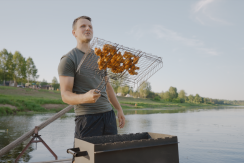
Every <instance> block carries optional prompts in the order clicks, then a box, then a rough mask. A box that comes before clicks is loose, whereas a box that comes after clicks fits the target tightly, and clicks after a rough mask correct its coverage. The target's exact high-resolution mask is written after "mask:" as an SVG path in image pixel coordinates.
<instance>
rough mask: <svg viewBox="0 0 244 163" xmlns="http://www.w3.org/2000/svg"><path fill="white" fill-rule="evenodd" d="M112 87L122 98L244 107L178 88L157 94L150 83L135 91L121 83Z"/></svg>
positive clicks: (114, 83)
mask: <svg viewBox="0 0 244 163" xmlns="http://www.w3.org/2000/svg"><path fill="white" fill-rule="evenodd" d="M111 84H112V87H113V88H114V91H115V93H116V94H117V93H121V95H122V96H125V95H127V94H130V95H131V96H133V97H134V98H138V97H140V98H148V99H152V100H154V101H167V102H174V103H195V104H201V103H204V104H223V105H244V101H237V100H234V101H232V100H222V99H212V98H206V97H201V96H200V95H199V94H196V95H195V96H194V95H192V94H190V95H189V96H187V93H186V92H185V90H180V91H177V88H176V87H172V86H171V87H170V88H169V90H168V91H165V92H164V91H162V92H161V93H155V92H153V91H152V90H151V84H150V83H149V82H143V84H142V85H141V86H140V87H139V89H137V90H135V91H133V88H132V87H129V86H128V85H124V86H121V83H120V82H119V81H117V82H112V83H111Z"/></svg>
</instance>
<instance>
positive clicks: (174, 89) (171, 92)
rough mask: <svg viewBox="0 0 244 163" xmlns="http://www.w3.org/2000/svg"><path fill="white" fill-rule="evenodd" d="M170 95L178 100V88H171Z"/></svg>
mask: <svg viewBox="0 0 244 163" xmlns="http://www.w3.org/2000/svg"><path fill="white" fill-rule="evenodd" d="M169 93H170V96H171V98H172V99H173V98H177V97H178V93H177V88H176V87H172V86H171V87H170V88H169Z"/></svg>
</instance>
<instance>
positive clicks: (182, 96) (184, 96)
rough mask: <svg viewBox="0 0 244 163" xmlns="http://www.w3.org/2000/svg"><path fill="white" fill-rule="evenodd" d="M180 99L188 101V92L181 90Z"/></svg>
mask: <svg viewBox="0 0 244 163" xmlns="http://www.w3.org/2000/svg"><path fill="white" fill-rule="evenodd" d="M178 98H179V99H186V92H185V91H184V90H180V92H179V94H178Z"/></svg>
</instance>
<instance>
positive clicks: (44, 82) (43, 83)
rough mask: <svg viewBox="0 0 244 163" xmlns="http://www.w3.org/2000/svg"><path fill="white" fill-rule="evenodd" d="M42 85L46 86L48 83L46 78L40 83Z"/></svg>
mask: <svg viewBox="0 0 244 163" xmlns="http://www.w3.org/2000/svg"><path fill="white" fill-rule="evenodd" d="M40 85H41V86H44V85H48V83H47V81H46V80H45V79H43V80H42V82H41V83H40Z"/></svg>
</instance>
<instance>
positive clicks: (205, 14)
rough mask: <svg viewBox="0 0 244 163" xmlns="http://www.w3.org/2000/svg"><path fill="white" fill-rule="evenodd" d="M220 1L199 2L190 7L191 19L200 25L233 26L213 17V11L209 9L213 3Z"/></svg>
mask: <svg viewBox="0 0 244 163" xmlns="http://www.w3.org/2000/svg"><path fill="white" fill-rule="evenodd" d="M217 1H220V0H200V1H198V2H197V3H196V4H195V5H193V6H192V10H193V17H194V18H195V19H196V21H198V22H199V23H200V24H202V25H209V24H211V23H212V22H215V23H218V24H222V25H233V24H232V23H230V22H227V21H226V20H223V19H220V18H217V17H215V16H213V12H214V11H215V10H214V11H213V10H211V9H210V8H209V6H211V5H212V4H213V3H216V2H217Z"/></svg>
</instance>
